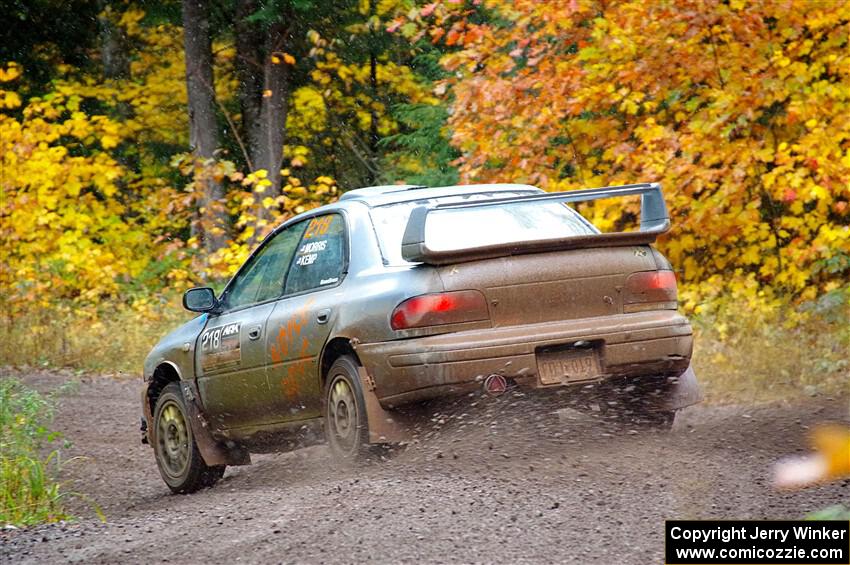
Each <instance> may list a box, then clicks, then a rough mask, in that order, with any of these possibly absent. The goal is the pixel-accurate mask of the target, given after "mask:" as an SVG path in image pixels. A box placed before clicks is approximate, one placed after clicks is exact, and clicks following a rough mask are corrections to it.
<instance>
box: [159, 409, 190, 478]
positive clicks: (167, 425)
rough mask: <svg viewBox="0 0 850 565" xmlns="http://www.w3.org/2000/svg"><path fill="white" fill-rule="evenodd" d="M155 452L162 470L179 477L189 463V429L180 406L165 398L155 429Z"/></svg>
mask: <svg viewBox="0 0 850 565" xmlns="http://www.w3.org/2000/svg"><path fill="white" fill-rule="evenodd" d="M156 432H157V433H156V437H157V447H158V449H157V452H158V455H159V461H160V463H161V464H162V468H163V470H164V471H165V472H166V473H167V474H168V475H169V476H171V477H180V476H182V475H183V473H184V472H185V471H186V467H187V466H188V464H189V430H188V426H187V425H186V418H185V417H184V415H183V411H182V410H181V409H180V406H178V405H177V403H176V402H174V401H173V400H166V401H165V404H164V405H163V407H162V409H161V410H160V413H159V420H158V421H157V429H156Z"/></svg>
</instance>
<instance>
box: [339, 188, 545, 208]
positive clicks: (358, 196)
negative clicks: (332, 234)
mask: <svg viewBox="0 0 850 565" xmlns="http://www.w3.org/2000/svg"><path fill="white" fill-rule="evenodd" d="M486 192H543V191H542V190H541V189H539V188H537V187H536V186H531V185H528V184H463V185H456V186H439V187H431V188H429V187H427V186H417V185H413V184H394V185H384V186H369V187H366V188H358V189H355V190H349V191H348V192H346V193H344V194H343V195H342V196H340V198H339V200H340V201H341V202H345V201H359V202H363V203H364V204H366V205H367V206H370V207H374V206H383V205H385V204H396V203H399V202H410V201H412V200H424V199H427V198H440V197H442V196H454V195H458V194H480V193H486Z"/></svg>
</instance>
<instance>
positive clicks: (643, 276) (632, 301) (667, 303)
mask: <svg viewBox="0 0 850 565" xmlns="http://www.w3.org/2000/svg"><path fill="white" fill-rule="evenodd" d="M677 305H678V293H677V292H676V275H675V274H674V273H673V271H644V272H640V273H632V274H631V275H629V276H628V277H627V278H626V289H625V297H624V300H623V309H624V311H625V312H637V311H641V310H656V309H675V308H676V307H677Z"/></svg>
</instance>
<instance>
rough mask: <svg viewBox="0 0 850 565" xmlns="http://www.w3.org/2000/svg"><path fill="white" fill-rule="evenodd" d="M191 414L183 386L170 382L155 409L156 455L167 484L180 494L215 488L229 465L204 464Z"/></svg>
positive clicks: (161, 473)
mask: <svg viewBox="0 0 850 565" xmlns="http://www.w3.org/2000/svg"><path fill="white" fill-rule="evenodd" d="M187 414H188V411H187V410H186V402H185V401H184V400H183V393H182V392H181V391H180V385H179V384H178V383H170V384H168V385H167V386H166V387H165V388H164V389H163V390H162V394H160V395H159V398H158V399H157V401H156V410H154V416H153V425H154V428H155V430H156V442H155V443H154V454H155V456H156V465H157V467H159V474H160V475H162V479H163V480H164V481H165V484H167V485H168V488H170V489H171V491H172V492H174V493H179V494H186V493H190V492H195V491H196V490H199V489H202V488H204V487H211V486H212V485H214V484H215V483H216V482H218V480H219V479H220V478H221V477H222V476H223V475H224V468H225V466H224V465H215V466H212V467H210V466H208V465H207V464H206V463H204V460H203V459H202V458H201V453H200V451H198V445H197V444H196V443H195V438H194V436H193V435H192V427H191V426H190V425H189V417H188V416H187Z"/></svg>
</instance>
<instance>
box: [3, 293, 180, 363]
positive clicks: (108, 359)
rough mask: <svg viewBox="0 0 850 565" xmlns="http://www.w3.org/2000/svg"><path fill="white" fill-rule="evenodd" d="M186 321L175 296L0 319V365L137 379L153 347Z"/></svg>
mask: <svg viewBox="0 0 850 565" xmlns="http://www.w3.org/2000/svg"><path fill="white" fill-rule="evenodd" d="M192 316H193V314H190V313H189V312H186V311H185V310H183V308H182V306H181V303H180V298H179V297H177V296H175V297H169V298H167V299H165V298H163V299H151V300H148V301H144V302H141V303H137V304H135V305H133V306H129V305H126V304H121V303H105V304H101V305H100V306H99V307H98V308H96V309H95V308H91V309H85V310H81V309H76V308H69V307H61V306H60V307H50V308H32V309H31V311H29V312H26V313H24V314H22V315H18V316H16V317H15V318H14V319H12V318H10V317H8V316H7V317H3V316H2V315H0V365H12V366H39V367H67V368H73V369H80V370H85V371H92V372H98V373H110V374H116V373H128V374H130V375H141V372H142V362H143V361H144V358H145V356H146V355H147V354H148V352H149V351H150V350H151V348H152V347H153V346H154V345H155V344H156V342H157V341H158V340H159V339H160V338H161V337H163V336H164V335H165V334H167V333H168V332H169V331H171V330H173V329H175V328H176V327H178V326H179V325H180V324H182V323H183V322H185V321H186V320H189V319H190V318H191V317H192Z"/></svg>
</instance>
